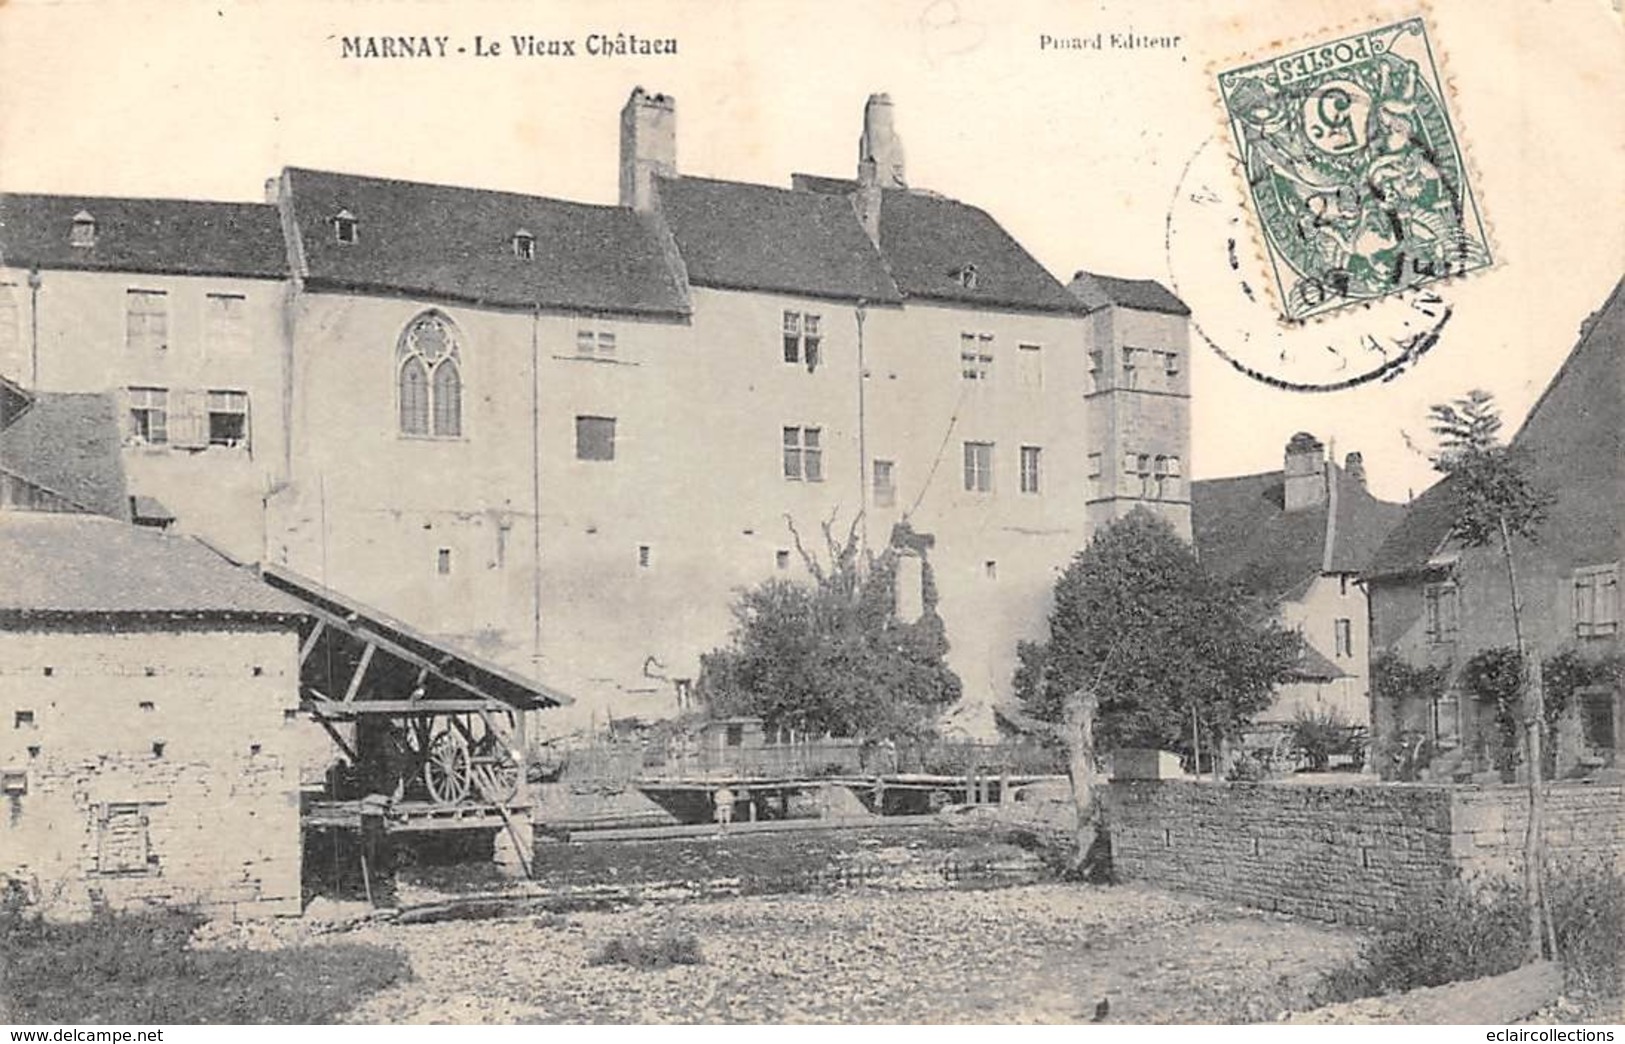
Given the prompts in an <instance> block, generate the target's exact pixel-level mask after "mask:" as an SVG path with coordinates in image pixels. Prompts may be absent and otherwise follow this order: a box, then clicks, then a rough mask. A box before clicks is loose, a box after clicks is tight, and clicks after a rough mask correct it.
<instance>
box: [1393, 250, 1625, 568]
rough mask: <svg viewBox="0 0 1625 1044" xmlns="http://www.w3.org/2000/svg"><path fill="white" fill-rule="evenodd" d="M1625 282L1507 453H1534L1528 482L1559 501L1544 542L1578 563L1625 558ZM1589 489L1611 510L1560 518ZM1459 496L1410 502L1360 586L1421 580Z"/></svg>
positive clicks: (1441, 493)
mask: <svg viewBox="0 0 1625 1044" xmlns="http://www.w3.org/2000/svg"><path fill="white" fill-rule="evenodd" d="M1622 432H1625V281H1621V282H1620V283H1618V284H1616V285H1615V286H1614V290H1613V292H1612V293H1611V294H1609V296H1608V299H1607V300H1606V301H1605V302H1604V303H1603V306H1602V307H1601V308H1600V309H1598V311H1597V312H1596V313H1594V314H1593V315H1592V316H1590V317H1589V318H1588V319H1587V320H1586V321H1585V323H1584V324H1582V326H1581V330H1580V337H1579V340H1578V341H1577V342H1576V344H1575V346H1574V350H1573V351H1571V352H1570V353H1569V355H1568V358H1566V359H1564V361H1563V365H1562V366H1560V367H1559V368H1558V370H1557V373H1556V374H1554V375H1553V376H1552V379H1551V381H1550V382H1548V383H1547V385H1546V388H1545V390H1544V391H1542V392H1541V395H1540V398H1539V399H1537V400H1536V401H1535V405H1534V407H1533V408H1531V409H1530V411H1529V415H1528V417H1526V418H1525V419H1524V422H1523V424H1522V426H1520V427H1519V429H1518V433H1517V434H1516V435H1514V436H1513V438H1512V442H1511V446H1512V447H1513V448H1514V449H1516V450H1520V451H1523V452H1525V453H1527V454H1528V458H1527V459H1528V460H1529V461H1530V477H1531V479H1532V480H1533V482H1534V484H1535V485H1536V486H1537V487H1538V488H1541V489H1543V490H1546V491H1548V492H1552V493H1556V494H1557V495H1558V496H1559V500H1558V503H1557V504H1556V505H1555V506H1554V508H1553V510H1552V512H1551V514H1550V516H1549V517H1548V521H1547V524H1546V527H1545V528H1544V529H1543V531H1542V533H1541V538H1542V542H1543V543H1545V542H1549V541H1550V542H1558V543H1561V544H1562V545H1563V546H1565V547H1567V548H1568V549H1569V550H1570V551H1572V552H1575V553H1576V554H1578V555H1580V557H1582V558H1591V559H1593V560H1596V561H1606V560H1607V559H1609V558H1610V557H1616V556H1618V555H1619V554H1620V550H1619V543H1620V512H1619V511H1618V510H1617V505H1618V504H1619V503H1620V502H1621V501H1622V499H1625V475H1622V471H1625V447H1622V446H1621V438H1622ZM1577 489H1583V490H1590V491H1592V492H1593V493H1595V495H1596V496H1597V497H1598V498H1599V499H1600V500H1602V501H1603V502H1607V501H1608V500H1609V499H1610V498H1612V503H1613V505H1614V507H1615V509H1614V510H1612V511H1606V510H1605V511H1604V512H1602V513H1601V517H1593V516H1594V515H1595V514H1596V513H1595V512H1582V513H1581V514H1576V512H1575V510H1574V508H1573V507H1572V506H1571V508H1570V510H1567V511H1565V510H1564V501H1563V499H1562V496H1563V492H1564V490H1570V491H1571V493H1572V491H1574V490H1577ZM1455 509H1456V505H1455V498H1454V495H1453V487H1452V485H1451V480H1450V479H1449V478H1445V479H1442V480H1441V481H1439V482H1436V483H1434V484H1433V485H1432V486H1430V487H1429V488H1428V490H1427V491H1426V492H1425V493H1423V494H1422V495H1421V496H1420V497H1417V498H1416V500H1415V501H1414V502H1412V504H1411V506H1410V508H1409V510H1408V511H1407V512H1406V515H1405V518H1404V520H1403V521H1402V522H1401V523H1400V524H1399V526H1397V527H1396V528H1395V529H1394V531H1393V532H1392V533H1391V534H1390V535H1389V536H1388V538H1387V539H1386V540H1385V541H1384V542H1383V544H1382V546H1381V548H1380V549H1379V550H1378V552H1377V554H1376V555H1375V556H1373V558H1372V560H1371V563H1370V565H1368V566H1367V567H1366V569H1365V575H1364V578H1365V579H1367V580H1381V579H1383V578H1391V577H1403V576H1409V575H1413V574H1416V573H1420V572H1424V571H1426V569H1427V568H1428V563H1429V559H1431V558H1432V557H1433V556H1434V555H1435V554H1436V553H1437V552H1438V551H1439V550H1440V549H1441V548H1443V547H1445V546H1446V544H1447V543H1448V541H1449V539H1450V531H1451V528H1452V526H1453V524H1454V516H1455Z"/></svg>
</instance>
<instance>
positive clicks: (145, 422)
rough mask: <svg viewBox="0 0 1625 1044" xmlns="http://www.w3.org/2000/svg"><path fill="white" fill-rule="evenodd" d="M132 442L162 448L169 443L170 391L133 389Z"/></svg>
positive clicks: (131, 403) (131, 391)
mask: <svg viewBox="0 0 1625 1044" xmlns="http://www.w3.org/2000/svg"><path fill="white" fill-rule="evenodd" d="M129 395H130V441H132V442H135V443H137V444H141V445H148V446H162V445H164V444H165V443H167V442H168V441H169V390H168V389H167V388H131V389H130V391H129Z"/></svg>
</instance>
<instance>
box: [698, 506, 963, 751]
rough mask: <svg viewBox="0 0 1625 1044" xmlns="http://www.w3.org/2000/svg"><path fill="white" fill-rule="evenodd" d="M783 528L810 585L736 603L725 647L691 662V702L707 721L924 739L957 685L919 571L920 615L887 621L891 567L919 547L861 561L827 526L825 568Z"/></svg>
mask: <svg viewBox="0 0 1625 1044" xmlns="http://www.w3.org/2000/svg"><path fill="white" fill-rule="evenodd" d="M786 522H787V524H789V525H790V532H791V535H792V537H793V538H794V539H795V544H796V548H797V550H798V551H799V552H800V554H801V557H802V561H803V563H804V564H805V565H806V566H807V571H808V573H809V574H810V575H811V577H812V582H811V583H805V582H796V581H789V580H779V579H774V580H768V581H766V582H764V583H761V584H758V585H757V586H756V587H753V588H750V589H748V590H746V591H744V592H742V593H741V594H740V596H739V598H738V600H737V601H736V602H735V604H734V607H733V614H734V620H735V622H736V626H735V629H734V634H733V641H732V644H731V645H730V646H728V647H726V648H722V649H716V650H713V651H712V652H710V653H707V654H706V655H705V656H703V657H701V659H700V677H699V682H698V686H697V688H698V690H699V695H700V697H701V699H703V700H704V701H705V702H706V703H707V705H708V706H709V708H710V710H711V712H712V713H713V714H715V715H718V716H730V715H753V716H756V717H760V718H762V719H763V721H764V723H765V724H766V726H767V727H768V728H769V729H781V728H785V729H795V730H796V731H798V732H806V733H812V734H820V733H830V734H833V735H838V736H861V737H863V738H866V739H891V740H914V739H921V738H925V737H927V736H929V735H930V734H932V733H933V732H934V722H935V719H936V715H937V713H938V712H939V711H940V710H941V709H942V708H943V707H945V706H946V705H948V704H951V703H953V702H954V701H955V700H957V699H958V698H959V695H960V682H959V678H958V677H957V676H956V675H955V674H954V673H953V672H952V671H951V670H949V668H948V665H947V662H946V660H945V657H946V656H947V652H948V641H947V637H946V632H945V631H944V629H943V624H942V618H941V617H939V616H938V615H937V614H936V611H935V598H934V597H932V596H931V594H932V592H931V590H930V584H929V569H930V567H929V565H926V566H925V573H926V588H927V591H926V593H927V597H926V599H925V611H924V613H923V614H922V615H921V617H920V619H918V620H916V621H914V622H913V623H905V622H904V621H902V620H900V619H899V618H898V617H897V613H896V582H897V563H898V560H899V558H900V557H901V556H902V554H903V553H904V552H905V551H906V550H907V549H908V545H909V544H910V543H913V544H916V545H917V544H920V543H921V541H919V540H918V538H912V536H911V534H909V533H908V532H907V531H906V529H905V530H900V531H899V532H898V533H896V534H894V537H893V541H892V546H890V547H888V548H886V549H885V550H884V551H882V552H881V553H880V554H878V555H874V554H869V553H866V552H864V551H863V550H861V549H860V547H859V544H858V540H857V525H856V523H854V525H853V528H852V530H851V531H850V532H849V533H848V534H847V536H846V537H845V539H844V540H841V539H838V538H837V537H836V536H835V534H834V532H833V528H832V520H831V521H826V522H825V523H824V524H823V535H824V540H825V544H826V547H827V558H828V562H827V564H826V562H825V561H823V560H821V559H820V558H819V557H818V556H817V555H814V554H813V553H811V552H809V551H808V550H807V549H806V548H805V547H804V546H803V545H802V542H801V537H800V534H799V533H798V532H796V529H795V526H794V524H793V523H791V522H790V521H789V520H788V519H786ZM922 550H923V549H922Z"/></svg>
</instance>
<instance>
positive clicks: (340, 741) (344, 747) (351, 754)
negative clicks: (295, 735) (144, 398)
mask: <svg viewBox="0 0 1625 1044" xmlns="http://www.w3.org/2000/svg"><path fill="white" fill-rule="evenodd" d="M316 724H318V725H320V726H321V727H322V728H323V729H325V730H327V734H328V735H329V736H330V737H332V739H333V742H334V743H336V744H337V745H338V748H339V750H341V751H343V752H344V756H345V757H347V758H349V759H350V764H351V765H354V764H356V763H358V762H359V761H360V760H361V759H360V758H358V757H356V754H355V751H353V750H351V749H350V745H349V744H348V743H346V742H344V737H343V736H340V735H339V734H338V730H336V729H334V728H333V723H332V722H330V721H328V720H327V719H326V718H324V717H322V716H321V715H316Z"/></svg>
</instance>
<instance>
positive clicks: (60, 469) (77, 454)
mask: <svg viewBox="0 0 1625 1044" xmlns="http://www.w3.org/2000/svg"><path fill="white" fill-rule="evenodd" d="M11 387H13V388H15V385H12V386H11ZM26 394H27V396H28V400H29V404H28V406H27V407H26V408H25V409H23V410H21V411H19V412H17V413H15V414H13V416H12V419H11V421H10V423H9V424H8V425H7V426H6V427H5V428H4V429H0V471H4V472H6V473H8V474H10V475H12V476H15V477H16V478H18V479H21V480H22V481H23V482H26V483H28V484H29V485H31V486H34V487H36V488H38V489H40V490H43V491H45V492H46V493H49V494H53V495H54V496H55V497H57V498H61V499H62V500H64V501H67V502H68V503H70V504H72V505H74V506H76V507H78V508H79V509H81V510H83V511H87V512H91V513H94V514H99V515H106V516H108V517H110V518H118V519H127V518H129V517H130V502H129V497H128V495H127V493H126V491H125V483H124V465H123V460H122V458H121V456H120V449H119V446H120V441H121V440H120V435H119V424H118V414H117V412H116V409H115V407H114V405H113V400H112V398H111V397H110V396H107V395H98V394H80V393H65V392H29V393H26Z"/></svg>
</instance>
